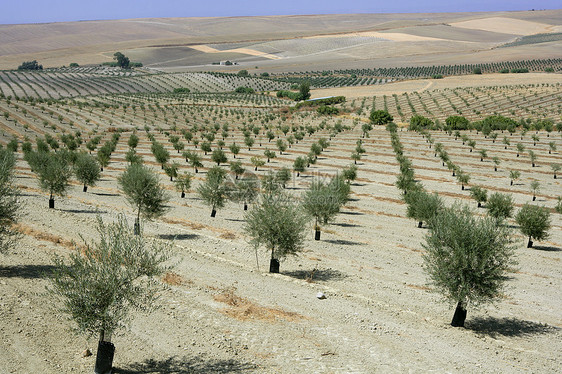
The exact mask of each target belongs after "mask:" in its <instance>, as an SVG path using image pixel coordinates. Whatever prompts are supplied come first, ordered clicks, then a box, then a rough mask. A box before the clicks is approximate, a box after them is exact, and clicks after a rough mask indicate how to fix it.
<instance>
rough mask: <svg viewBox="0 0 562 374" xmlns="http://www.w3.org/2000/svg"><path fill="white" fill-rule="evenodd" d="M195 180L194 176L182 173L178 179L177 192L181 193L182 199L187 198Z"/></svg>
mask: <svg viewBox="0 0 562 374" xmlns="http://www.w3.org/2000/svg"><path fill="white" fill-rule="evenodd" d="M192 179H193V174H191V173H182V174H180V175H179V176H178V177H177V178H176V182H175V184H176V190H178V191H179V192H181V198H182V199H183V198H184V197H185V192H186V191H189V189H190V188H191V180H192Z"/></svg>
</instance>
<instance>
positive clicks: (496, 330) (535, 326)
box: [466, 317, 557, 338]
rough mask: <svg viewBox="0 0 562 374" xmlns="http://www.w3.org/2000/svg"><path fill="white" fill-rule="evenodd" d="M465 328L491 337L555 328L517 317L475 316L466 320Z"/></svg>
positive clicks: (525, 333)
mask: <svg viewBox="0 0 562 374" xmlns="http://www.w3.org/2000/svg"><path fill="white" fill-rule="evenodd" d="M466 328H467V329H469V330H472V331H474V332H476V333H479V334H485V335H488V336H490V337H492V338H495V337H497V336H498V335H502V336H508V337H515V336H529V335H537V334H547V333H552V332H554V331H555V330H556V329H557V328H556V327H553V326H549V325H547V324H542V323H537V322H532V321H525V320H522V319H519V318H508V317H505V318H495V317H476V318H472V319H470V320H467V321H466Z"/></svg>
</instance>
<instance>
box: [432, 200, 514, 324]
mask: <svg viewBox="0 0 562 374" xmlns="http://www.w3.org/2000/svg"><path fill="white" fill-rule="evenodd" d="M422 245H423V247H424V249H425V250H426V253H425V254H424V256H423V259H424V269H425V271H426V272H427V274H428V275H429V278H430V279H431V283H432V284H433V286H434V287H435V289H436V291H438V292H440V293H442V294H443V296H444V297H445V298H446V299H448V300H450V301H451V302H454V303H457V308H456V310H455V315H454V317H453V321H452V323H451V325H452V326H464V321H465V318H466V308H467V306H468V305H470V304H475V305H478V304H483V303H487V302H490V301H492V300H493V299H495V298H498V297H500V296H501V295H502V291H503V284H504V283H505V281H506V280H507V279H508V278H507V276H506V275H507V273H508V271H510V269H511V267H512V266H513V265H514V260H513V256H514V248H513V246H512V239H511V231H510V230H509V229H508V228H507V227H506V226H504V225H497V224H496V221H495V219H493V218H490V217H484V218H478V217H475V216H473V215H472V213H471V212H470V210H469V209H468V207H466V206H465V207H462V206H460V205H454V206H453V207H451V208H446V209H443V210H442V211H441V213H439V214H437V215H435V216H434V217H433V218H432V219H431V220H430V231H429V233H428V235H427V237H426V239H425V243H424V244H422Z"/></svg>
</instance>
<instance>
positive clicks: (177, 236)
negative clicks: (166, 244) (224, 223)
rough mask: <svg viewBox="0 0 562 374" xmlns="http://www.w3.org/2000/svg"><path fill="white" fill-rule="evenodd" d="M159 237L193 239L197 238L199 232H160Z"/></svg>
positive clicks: (165, 238)
mask: <svg viewBox="0 0 562 374" xmlns="http://www.w3.org/2000/svg"><path fill="white" fill-rule="evenodd" d="M157 237H158V239H164V240H191V239H197V238H198V237H199V235H197V234H158V235H157Z"/></svg>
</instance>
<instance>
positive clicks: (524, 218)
mask: <svg viewBox="0 0 562 374" xmlns="http://www.w3.org/2000/svg"><path fill="white" fill-rule="evenodd" d="M515 222H517V224H518V225H519V226H520V230H521V232H522V233H523V235H525V236H527V237H528V238H529V242H528V243H527V248H531V247H532V246H533V241H532V239H535V240H545V239H547V238H548V236H549V235H548V230H549V229H550V212H549V211H548V209H547V208H545V207H540V206H536V205H531V204H528V203H527V204H525V205H523V207H522V208H521V210H520V211H519V212H518V213H517V215H516V216H515Z"/></svg>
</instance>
